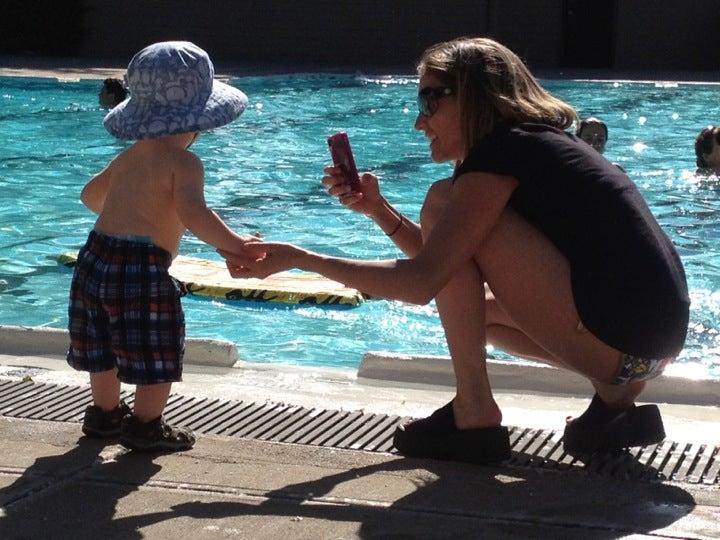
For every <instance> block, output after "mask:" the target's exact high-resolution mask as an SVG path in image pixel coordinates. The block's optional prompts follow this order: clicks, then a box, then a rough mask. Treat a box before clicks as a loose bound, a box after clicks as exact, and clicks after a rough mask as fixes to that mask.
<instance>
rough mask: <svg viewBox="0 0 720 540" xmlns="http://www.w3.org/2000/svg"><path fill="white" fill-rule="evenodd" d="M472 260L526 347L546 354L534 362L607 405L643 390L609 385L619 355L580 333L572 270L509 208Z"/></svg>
mask: <svg viewBox="0 0 720 540" xmlns="http://www.w3.org/2000/svg"><path fill="white" fill-rule="evenodd" d="M517 246H522V249H518V248H517ZM475 260H476V262H477V264H478V266H479V267H480V268H481V271H482V272H483V275H484V277H485V278H486V280H487V282H488V285H489V287H490V289H491V290H492V292H493V294H494V295H495V299H496V301H497V304H498V307H499V308H500V309H501V310H502V311H503V312H504V313H506V314H507V316H508V318H509V320H511V321H512V322H513V323H514V324H515V326H516V328H517V329H518V331H520V332H521V333H522V334H524V335H525V336H526V337H527V338H528V340H529V342H531V343H535V344H536V345H537V346H538V347H539V350H540V351H547V353H548V357H547V358H543V357H542V356H540V355H537V356H536V358H537V359H540V360H544V361H546V362H549V363H553V364H558V365H561V366H564V367H566V368H568V369H571V370H573V371H575V372H577V373H580V374H581V375H584V376H585V377H587V378H588V379H590V381H591V382H592V383H593V385H594V386H595V388H596V390H597V392H598V393H599V394H600V397H601V398H602V399H603V401H605V402H606V403H608V404H610V405H617V406H624V405H626V404H629V403H632V401H633V400H634V399H635V398H636V397H637V396H638V394H639V393H640V392H641V391H642V389H643V387H644V385H643V384H642V383H636V384H632V385H626V386H617V385H613V384H611V383H612V381H613V379H614V378H615V376H616V374H617V372H618V370H619V366H620V357H621V353H620V351H618V350H616V349H614V348H613V347H610V346H609V345H606V344H605V343H603V342H602V341H600V340H599V339H598V338H597V337H595V336H594V335H593V334H591V333H590V332H589V331H587V330H585V329H582V328H581V329H578V323H579V322H580V316H579V314H578V313H577V309H576V308H575V301H574V298H573V294H572V288H571V285H570V266H569V264H568V261H567V259H566V258H565V256H564V255H563V254H562V253H561V252H560V251H559V250H558V249H557V248H556V247H555V245H554V244H553V243H552V242H550V240H549V239H548V238H547V237H545V236H544V235H543V234H542V233H541V232H540V231H539V230H537V229H536V228H535V227H533V226H532V225H530V224H529V223H528V222H527V221H525V220H524V219H523V218H522V217H520V216H519V215H518V214H517V213H515V212H514V211H512V210H510V209H507V210H505V211H504V212H503V214H502V215H501V217H500V220H499V221H498V223H497V225H496V226H495V228H494V229H493V231H492V232H491V234H490V235H489V236H488V238H487V239H486V241H485V242H484V243H483V245H482V247H481V249H480V250H479V251H478V253H477V255H476V257H475Z"/></svg>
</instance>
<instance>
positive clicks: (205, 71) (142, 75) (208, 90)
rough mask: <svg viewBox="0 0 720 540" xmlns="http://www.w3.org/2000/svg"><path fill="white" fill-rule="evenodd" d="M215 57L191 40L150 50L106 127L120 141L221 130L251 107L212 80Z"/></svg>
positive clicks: (138, 59) (137, 60)
mask: <svg viewBox="0 0 720 540" xmlns="http://www.w3.org/2000/svg"><path fill="white" fill-rule="evenodd" d="M214 75H215V70H214V68H213V64H212V62H211V61H210V57H209V56H208V55H207V53H206V52H205V51H203V50H202V49H201V48H200V47H198V46H197V45H195V44H193V43H190V42H189V41H165V42H162V43H155V44H153V45H150V46H149V47H145V48H144V49H143V50H141V51H140V52H139V53H137V54H136V55H135V56H133V58H132V60H130V64H128V68H127V74H126V75H125V79H126V82H127V86H128V88H129V91H130V97H129V98H128V99H126V100H125V101H123V102H122V103H120V104H119V105H117V106H116V107H115V108H114V109H112V110H111V111H110V112H109V113H108V114H107V116H105V120H103V124H104V125H105V128H106V129H107V130H108V131H109V132H110V133H111V134H112V135H114V136H115V137H117V138H119V139H128V140H139V139H156V138H158V137H164V136H166V135H176V134H178V133H190V132H194V131H203V130H206V129H213V128H216V127H220V126H222V125H225V124H227V123H229V122H232V121H233V120H235V119H236V118H237V117H238V116H240V114H241V113H242V112H243V111H244V110H245V107H246V106H247V96H246V95H245V94H243V93H242V92H241V91H240V90H238V89H237V88H233V87H232V86H230V85H228V84H225V83H222V82H220V81H216V80H214V79H213V77H214Z"/></svg>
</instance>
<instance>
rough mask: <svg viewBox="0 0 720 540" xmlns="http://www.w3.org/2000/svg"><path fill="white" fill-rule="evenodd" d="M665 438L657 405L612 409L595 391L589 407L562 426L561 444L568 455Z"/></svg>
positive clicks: (649, 442) (609, 449)
mask: <svg viewBox="0 0 720 540" xmlns="http://www.w3.org/2000/svg"><path fill="white" fill-rule="evenodd" d="M664 438H665V428H664V426H663V421H662V417H661V416H660V409H658V407H657V405H641V406H639V407H638V406H636V405H634V404H633V405H632V406H631V407H630V408H628V409H625V410H617V409H612V408H610V407H609V406H608V405H606V404H605V403H604V402H603V401H602V400H601V399H600V396H598V395H597V394H595V396H594V397H593V399H592V401H591V402H590V406H589V407H588V408H587V410H586V411H585V412H584V413H583V414H582V415H581V416H579V417H578V418H576V419H574V420H571V421H570V422H568V423H567V425H566V426H565V433H564V435H563V446H564V448H565V452H566V453H568V454H570V455H581V454H585V455H587V454H594V453H596V452H612V451H616V450H621V449H623V448H630V447H633V446H645V445H648V444H655V443H659V442H661V441H662V440H663V439H664Z"/></svg>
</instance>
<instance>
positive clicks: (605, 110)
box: [0, 75, 720, 377]
mask: <svg viewBox="0 0 720 540" xmlns="http://www.w3.org/2000/svg"><path fill="white" fill-rule="evenodd" d="M544 83H545V85H546V86H547V87H548V88H549V89H550V90H551V91H553V92H555V93H556V94H558V95H559V96H561V97H563V98H564V99H566V100H568V101H569V102H570V103H572V104H573V105H574V106H575V107H576V108H577V109H578V110H579V112H580V113H581V116H583V117H586V116H589V115H596V116H600V117H602V118H603V119H604V120H605V121H606V122H607V123H608V125H609V129H610V141H609V143H608V146H607V151H606V156H607V157H608V158H609V159H610V160H612V161H615V162H618V163H621V164H622V165H623V167H624V168H625V169H626V170H627V171H628V173H629V174H630V176H631V177H632V178H633V179H634V180H635V181H636V183H637V184H638V185H639V187H640V189H641V190H642V192H643V193H644V195H645V196H646V197H647V199H648V201H649V203H650V206H651V208H652V210H653V211H654V213H655V215H656V216H657V217H658V219H659V221H660V223H661V224H662V225H663V227H664V228H665V229H666V230H667V231H668V233H669V234H670V236H671V237H672V238H673V240H674V241H675V242H676V243H677V245H678V248H679V251H680V254H681V256H682V258H683V260H684V262H685V265H686V269H687V272H688V278H689V282H690V287H691V291H692V300H693V306H692V314H691V324H690V331H689V336H688V341H687V347H686V350H685V351H684V353H683V356H682V358H681V360H680V361H681V362H682V363H683V364H684V365H685V366H687V368H688V370H689V371H692V373H694V374H699V375H708V374H709V375H710V376H713V377H720V336H719V331H720V323H719V322H718V321H719V319H720V316H719V315H720V182H719V181H718V180H717V179H716V178H714V177H711V178H702V177H697V176H695V174H694V171H695V166H694V154H693V141H694V138H695V136H696V134H697V132H698V131H699V130H700V129H701V128H702V127H703V126H704V125H706V124H708V123H710V122H711V121H712V120H713V118H710V117H709V116H708V115H709V114H710V112H711V111H713V110H715V107H714V104H715V103H716V102H717V99H718V95H719V94H720V87H717V86H711V85H687V84H680V85H668V84H653V83H645V84H643V83H612V82H609V83H608V82H581V81H544ZM232 84H234V85H236V86H238V87H240V88H242V89H243V90H244V91H245V92H246V93H247V94H248V96H249V98H250V106H249V108H248V110H247V111H246V112H245V113H244V114H243V115H242V116H241V117H240V119H239V120H238V121H236V122H235V123H233V124H231V125H229V126H225V127H223V128H221V129H218V130H215V131H214V132H212V133H207V134H204V135H203V136H201V137H200V139H199V141H198V142H197V143H196V145H195V147H194V150H195V151H196V152H197V153H198V154H199V155H200V156H201V157H202V159H203V161H204V162H205V168H206V194H207V200H208V202H209V204H210V205H211V206H212V207H213V208H214V209H215V210H216V211H217V212H218V213H219V214H220V215H221V216H222V217H223V219H225V220H226V221H227V223H228V224H229V225H230V226H231V227H233V228H235V229H236V230H238V231H242V232H250V231H256V230H258V231H262V232H263V233H264V235H265V236H266V237H267V238H270V239H277V240H288V241H294V242H297V243H299V244H301V245H303V246H306V247H308V248H310V249H317V250H320V251H323V252H327V253H331V254H335V255H341V256H349V257H366V258H390V257H396V256H399V254H400V253H399V251H398V250H397V249H396V248H395V247H394V246H393V245H392V243H391V242H390V241H389V240H388V239H387V238H385V236H384V235H383V234H382V233H381V232H380V231H379V230H378V229H376V228H375V227H374V226H373V225H372V224H371V223H370V222H369V221H368V220H367V219H365V218H364V217H362V216H359V215H356V214H354V213H352V212H349V211H346V210H345V209H343V208H342V207H341V206H340V205H339V204H338V203H337V201H336V200H334V199H333V198H330V197H328V196H327V195H326V194H325V192H324V190H323V189H322V187H321V185H320V183H319V180H320V177H321V170H322V166H323V164H324V163H326V162H327V161H328V156H327V148H326V143H325V138H326V136H327V135H328V134H330V133H332V132H333V131H335V130H338V129H345V130H347V131H348V132H349V134H350V137H351V140H352V143H353V147H354V150H355V154H356V159H357V161H358V164H359V167H361V168H364V169H371V170H374V171H376V172H377V173H378V174H379V175H380V176H381V181H382V187H383V189H384V191H385V194H386V196H387V198H388V199H389V200H390V201H392V202H394V203H395V204H397V206H398V207H399V208H400V209H401V210H402V211H403V212H405V213H407V214H408V215H409V216H414V217H417V215H418V211H419V208H420V205H421V203H422V200H423V196H424V193H425V191H426V189H427V187H428V185H429V183H430V182H431V181H432V180H433V179H436V178H441V177H444V176H447V175H448V174H449V173H450V172H451V170H450V168H449V166H440V165H434V164H432V163H431V162H430V160H429V157H428V152H427V143H426V141H425V139H424V137H423V136H422V135H421V134H420V133H418V132H415V131H414V130H413V129H412V124H413V121H414V118H415V92H416V80H415V79H413V78H405V77H396V78H379V79H373V78H363V77H352V76H332V75H300V76H274V77H250V78H241V79H235V80H233V81H232ZM98 88H99V82H98V81H74V82H59V81H56V80H52V79H29V78H18V79H16V78H0V136H1V137H2V140H3V144H2V146H0V193H1V194H2V197H1V198H0V324H12V325H37V326H48V327H57V328H64V327H65V325H66V321H67V314H66V301H67V290H68V287H69V285H70V278H71V272H70V271H69V270H68V269H66V268H64V267H61V266H59V265H58V264H57V263H56V262H55V256H57V254H59V253H61V252H63V251H66V250H70V249H77V248H78V247H79V246H80V245H81V244H82V242H83V241H84V239H85V237H86V235H87V231H88V230H89V229H90V228H91V227H92V224H93V222H94V216H93V215H92V214H91V212H90V211H88V210H86V209H85V208H84V207H83V206H82V204H81V203H80V201H79V199H78V195H79V192H80V189H81V188H82V186H83V185H84V183H85V182H86V181H87V179H88V178H89V177H90V176H91V175H92V174H94V173H95V172H97V171H98V170H99V169H100V168H101V167H102V166H103V165H104V164H105V163H106V162H107V161H108V160H109V159H110V158H111V157H112V156H113V155H115V154H116V153H117V152H118V151H119V150H121V149H122V148H123V147H124V143H121V142H118V141H116V140H114V139H113V138H112V137H111V136H110V135H109V134H108V133H107V132H106V131H105V130H104V128H103V127H102V124H101V120H102V117H103V111H102V110H101V109H100V108H99V107H98V106H97V91H98ZM714 120H716V121H718V119H714ZM181 253H183V254H185V255H193V256H200V257H206V258H211V259H219V256H217V255H216V254H215V252H214V250H213V249H212V248H210V247H209V246H206V245H204V244H202V243H201V242H199V241H198V240H196V239H195V238H194V237H191V236H187V237H186V238H185V239H184V240H183V245H182V246H181ZM184 305H185V309H186V313H187V327H188V334H189V335H191V336H206V337H215V338H222V339H229V340H231V341H234V342H236V343H237V344H238V347H239V350H240V354H241V357H242V358H243V359H244V360H250V361H261V362H281V363H289V364H303V365H315V366H318V365H322V366H346V367H356V366H357V365H358V364H359V362H360V359H361V356H362V354H363V353H364V352H366V351H369V350H384V351H393V352H400V353H408V354H411V353H419V354H447V350H446V347H445V343H444V337H443V332H442V329H441V327H440V324H439V320H438V317H437V313H436V311H435V309H434V306H433V305H429V306H411V305H405V304H402V303H399V302H386V301H380V300H378V301H370V302H366V303H364V304H363V305H362V306H361V307H358V308H353V309H327V308H318V307H300V308H286V307H277V306H275V307H268V306H267V305H260V304H255V303H249V302H239V303H221V302H213V301H209V300H204V299H198V298H186V299H185V301H184Z"/></svg>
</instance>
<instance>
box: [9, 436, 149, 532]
mask: <svg viewBox="0 0 720 540" xmlns="http://www.w3.org/2000/svg"><path fill="white" fill-rule="evenodd" d="M107 443H108V442H107V441H99V440H96V439H90V438H87V437H81V438H80V439H78V443H77V446H75V447H73V448H72V449H71V450H69V451H68V452H66V453H64V454H61V455H56V456H43V457H39V458H37V459H36V460H35V462H34V463H33V464H32V465H30V466H29V467H27V468H26V469H25V471H24V472H23V474H22V475H21V476H20V477H19V478H18V479H17V480H15V481H14V482H13V483H12V484H11V485H9V486H7V487H6V488H4V489H2V490H0V510H1V511H2V513H1V514H0V530H2V531H5V533H2V532H0V538H14V539H18V540H20V539H30V538H40V537H43V538H75V539H77V538H115V537H117V538H123V539H133V538H138V539H139V538H144V536H143V535H142V534H140V533H139V532H138V531H137V530H134V529H133V528H128V529H127V530H124V531H123V532H122V534H120V535H119V536H116V535H118V531H117V528H116V527H115V525H114V523H113V518H114V517H115V516H116V514H117V508H116V507H117V503H118V501H120V500H121V499H122V498H124V497H126V496H127V495H129V494H131V493H132V492H134V491H137V490H139V489H140V487H141V486H142V485H144V484H145V483H147V482H148V480H150V479H151V478H152V477H153V476H154V475H155V474H157V473H158V472H159V471H160V470H161V466H160V465H157V464H155V463H153V461H152V459H153V457H154V456H153V455H151V454H136V453H132V452H124V453H122V451H120V452H121V453H119V454H117V455H114V456H113V457H111V458H107V459H104V458H103V456H101V454H102V453H103V450H104V449H105V447H106V444H107ZM116 452H117V451H116ZM28 509H29V510H30V511H28ZM88 523H92V524H93V527H92V529H91V530H88V529H87V528H86V525H87V524H88ZM98 524H100V526H97V525H98ZM6 535H7V536H6Z"/></svg>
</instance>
